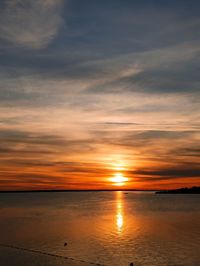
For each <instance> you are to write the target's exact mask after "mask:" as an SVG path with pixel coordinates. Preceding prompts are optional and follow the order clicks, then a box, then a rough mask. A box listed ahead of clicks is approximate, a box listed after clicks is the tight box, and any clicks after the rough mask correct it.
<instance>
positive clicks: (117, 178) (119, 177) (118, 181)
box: [111, 173, 128, 186]
mask: <svg viewBox="0 0 200 266" xmlns="http://www.w3.org/2000/svg"><path fill="white" fill-rule="evenodd" d="M126 181H128V178H126V177H124V176H123V174H122V173H116V174H115V175H114V177H112V178H111V182H113V183H114V185H116V186H123V185H124V183H125V182H126Z"/></svg>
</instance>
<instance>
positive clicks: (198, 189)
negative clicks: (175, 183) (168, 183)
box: [155, 187, 200, 194]
mask: <svg viewBox="0 0 200 266" xmlns="http://www.w3.org/2000/svg"><path fill="white" fill-rule="evenodd" d="M155 193H156V194H200V187H191V188H187V187H186V188H178V189H170V190H160V191H156V192H155Z"/></svg>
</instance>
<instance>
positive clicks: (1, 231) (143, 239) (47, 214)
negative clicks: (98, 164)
mask: <svg viewBox="0 0 200 266" xmlns="http://www.w3.org/2000/svg"><path fill="white" fill-rule="evenodd" d="M64 242H68V245H67V246H66V247H64V245H63V243H64ZM0 244H13V245H15V246H20V247H25V248H31V249H37V250H41V251H45V252H51V253H55V254H59V255H63V256H70V257H74V258H77V259H83V260H86V261H93V262H98V263H102V264H106V265H112V266H113V265H117V266H120V265H122V266H125V265H128V263H130V262H135V264H136V265H141V266H143V265H144V266H145V265H148V266H151V265H152V266H165V265H168V266H169V265H170V266H176V265H177V266H180V265H184V266H191V265H194V266H198V265H200V196H199V195H155V194H154V193H149V192H148V193H135V192H129V193H128V194H126V193H124V192H65V193H23V194H0ZM37 265H39V264H37ZM6 266H9V265H6Z"/></svg>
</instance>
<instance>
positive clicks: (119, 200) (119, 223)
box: [116, 191, 124, 233]
mask: <svg viewBox="0 0 200 266" xmlns="http://www.w3.org/2000/svg"><path fill="white" fill-rule="evenodd" d="M123 224H124V216H123V202H122V192H121V191H118V192H117V209H116V225H117V231H118V233H121V232H122V229H123Z"/></svg>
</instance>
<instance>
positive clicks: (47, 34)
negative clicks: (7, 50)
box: [0, 0, 63, 49]
mask: <svg viewBox="0 0 200 266" xmlns="http://www.w3.org/2000/svg"><path fill="white" fill-rule="evenodd" d="M62 5H63V1H62V0H44V1H41V0H30V1H22V0H17V1H15V0H9V1H6V3H5V6H4V8H3V10H2V11H1V19H0V24H1V26H0V35H1V38H2V39H4V40H6V41H9V42H11V43H13V44H14V45H18V46H22V47H26V48H30V49H40V48H43V47H45V46H47V45H48V44H49V43H50V42H51V41H52V40H53V39H54V37H55V36H56V35H57V33H58V30H59V27H60V26H61V24H62V17H61V8H62Z"/></svg>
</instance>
